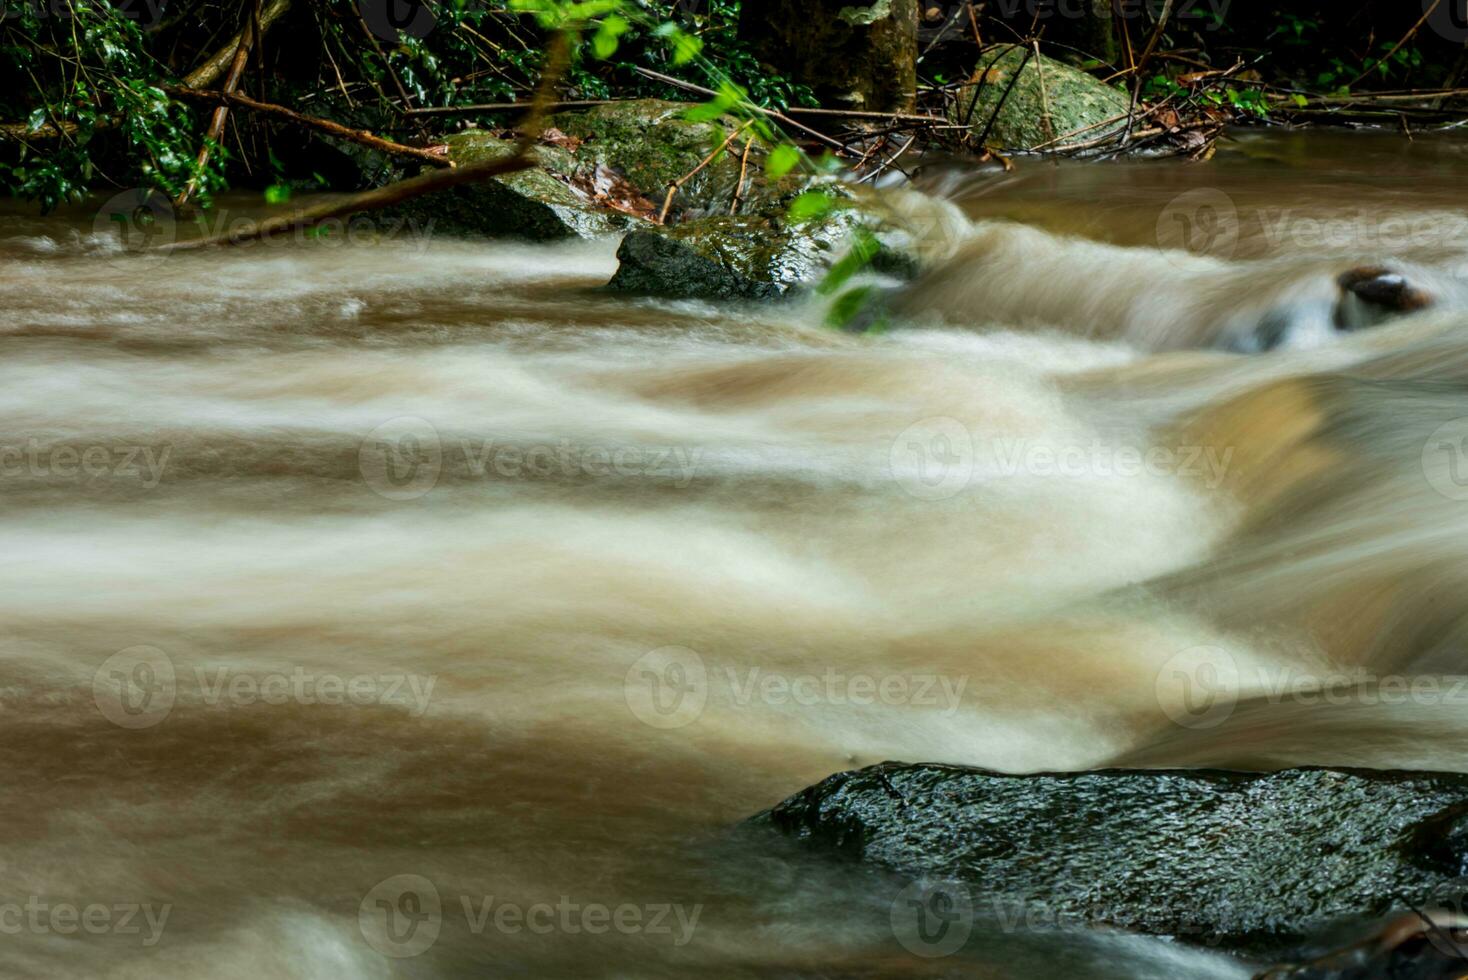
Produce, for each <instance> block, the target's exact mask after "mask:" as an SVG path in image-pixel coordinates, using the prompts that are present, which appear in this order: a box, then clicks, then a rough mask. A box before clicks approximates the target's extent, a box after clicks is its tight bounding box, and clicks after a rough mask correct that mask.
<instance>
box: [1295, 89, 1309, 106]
mask: <svg viewBox="0 0 1468 980" xmlns="http://www.w3.org/2000/svg"><path fill="white" fill-rule="evenodd" d="M1291 98H1292V99H1294V100H1295V105H1297V106H1299V107H1300V108H1302V109H1303V108H1304V107H1305V106H1307V105H1309V104H1310V100H1309V99H1307V98H1305V97H1304V96H1303V95H1301V94H1300V93H1299V92H1296V93H1295V94H1294V95H1292V96H1291Z"/></svg>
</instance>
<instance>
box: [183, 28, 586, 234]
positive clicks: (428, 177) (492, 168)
mask: <svg viewBox="0 0 1468 980" xmlns="http://www.w3.org/2000/svg"><path fill="white" fill-rule="evenodd" d="M569 59H570V49H569V46H568V44H567V41H566V37H565V35H564V34H556V35H554V36H552V37H551V39H550V42H549V44H548V45H547V49H546V65H545V70H544V72H542V74H541V77H540V84H539V85H538V86H537V88H536V95H535V101H534V104H533V106H532V107H531V110H530V112H529V113H527V114H526V117H525V119H524V121H523V122H521V123H520V125H519V130H520V139H519V141H518V142H517V143H516V144H515V150H514V152H513V153H512V154H511V155H510V156H508V157H506V158H504V159H501V160H480V161H478V162H476V163H470V164H465V165H464V166H462V167H452V168H448V169H444V170H434V171H431V172H429V173H425V174H420V175H418V176H417V177H410V178H408V179H407V180H400V181H397V182H395V183H391V184H388V185H387V186H385V187H379V188H377V189H376V190H370V191H363V192H362V193H359V194H352V195H350V196H349V197H346V198H337V199H334V200H330V201H325V202H323V203H321V204H317V205H314V206H312V207H308V208H301V209H298V210H296V211H293V212H291V213H290V214H283V215H278V216H276V217H273V218H266V219H264V220H262V221H257V222H252V223H250V224H249V225H247V226H245V227H244V228H240V229H237V230H235V231H230V232H225V233H222V234H219V235H213V236H210V237H208V238H199V239H193V240H191V241H184V242H171V243H169V244H167V245H162V246H159V249H158V250H159V251H164V252H178V251H190V250H194V249H201V248H209V247H211V246H215V245H243V244H245V243H247V242H252V241H257V240H259V239H262V238H269V237H271V236H273V235H279V234H282V233H285V232H291V231H296V230H299V229H301V228H309V227H312V226H314V225H318V224H320V223H321V222H323V221H328V220H330V219H332V218H343V217H346V216H347V215H351V214H357V213H360V212H362V211H375V210H379V209H381V208H385V207H391V206H392V205H395V204H401V203H403V202H404V201H411V200H413V199H414V198H418V197H422V196H423V195H425V194H432V193H435V192H437V191H443V190H448V189H449V188H452V187H459V186H462V185H464V184H471V183H474V182H476V181H480V180H485V179H487V178H490V177H497V176H499V175H500V174H508V173H516V172H518V171H521V170H529V169H530V168H531V167H533V166H535V160H534V158H533V157H532V156H531V150H532V149H533V148H534V147H535V143H536V141H537V140H538V139H539V138H540V131H541V127H542V125H543V124H544V121H545V108H546V106H547V105H549V104H550V101H551V94H552V93H553V92H554V91H555V86H556V83H557V82H558V81H559V79H560V77H561V75H562V74H563V73H564V72H565V70H566V64H567V62H568V61H569Z"/></svg>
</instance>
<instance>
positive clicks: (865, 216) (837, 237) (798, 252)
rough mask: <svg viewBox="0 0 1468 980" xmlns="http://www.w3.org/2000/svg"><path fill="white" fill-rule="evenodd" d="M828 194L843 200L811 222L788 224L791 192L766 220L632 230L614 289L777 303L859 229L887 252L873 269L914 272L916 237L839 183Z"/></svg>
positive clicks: (746, 217)
mask: <svg viewBox="0 0 1468 980" xmlns="http://www.w3.org/2000/svg"><path fill="white" fill-rule="evenodd" d="M827 193H830V194H832V195H835V196H837V201H836V205H835V207H834V208H833V209H832V210H831V211H830V212H829V213H827V214H825V215H822V216H821V217H819V218H813V219H810V220H808V221H804V222H792V221H790V220H788V219H787V217H786V208H787V202H788V199H789V198H790V197H793V196H794V195H793V193H791V192H787V194H786V195H785V196H783V197H782V196H777V197H774V198H772V199H771V201H770V203H769V205H768V206H767V207H766V209H765V210H764V212H763V213H760V214H741V215H732V216H730V215H724V216H719V217H707V218H698V219H695V220H692V221H687V222H684V223H682V224H678V225H673V226H670V227H651V228H646V229H638V230H634V231H631V232H629V233H628V234H627V236H626V237H625V238H624V239H622V245H621V247H620V248H619V249H618V250H617V259H618V261H619V262H620V265H619V266H618V267H617V272H616V275H614V276H613V277H612V281H611V282H610V283H608V286H609V287H610V288H612V289H615V290H618V291H621V292H631V293H640V294H644V295H652V296H665V297H669V298H675V299H777V298H780V297H783V296H787V295H789V294H791V293H793V292H796V291H798V290H800V289H801V288H802V287H805V286H807V285H810V284H811V283H814V282H815V281H817V280H819V279H820V278H821V276H822V275H823V274H824V273H825V271H826V270H827V269H828V268H829V267H830V265H831V264H832V263H833V262H834V261H836V260H837V259H838V258H840V257H841V256H842V255H843V254H844V253H845V252H846V251H847V249H848V247H849V246H850V244H851V243H852V240H853V236H854V235H855V234H856V233H857V232H858V230H865V231H867V232H870V233H871V234H872V235H873V236H874V238H875V240H876V242H877V244H878V245H879V247H880V251H879V252H878V254H877V257H876V259H874V260H873V265H874V266H876V267H877V268H878V269H880V270H882V271H886V272H890V273H894V274H907V275H910V274H911V273H912V272H913V270H914V268H915V265H916V259H915V258H914V257H913V256H912V255H911V253H910V252H909V251H908V250H907V246H908V245H909V244H910V241H909V239H908V238H907V237H906V236H905V235H904V234H903V233H902V232H901V231H899V230H898V229H897V227H896V226H895V225H894V224H893V223H892V222H890V221H889V220H888V218H887V216H885V215H884V214H883V213H882V212H881V211H880V210H879V209H878V208H877V206H876V204H875V203H874V202H866V201H863V200H862V199H859V198H857V197H855V196H854V195H852V194H851V191H850V190H848V189H845V188H840V187H838V186H836V185H831V186H830V187H829V188H828V189H827ZM842 195H850V196H842Z"/></svg>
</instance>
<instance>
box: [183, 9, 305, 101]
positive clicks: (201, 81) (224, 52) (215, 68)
mask: <svg viewBox="0 0 1468 980" xmlns="http://www.w3.org/2000/svg"><path fill="white" fill-rule="evenodd" d="M290 6H291V0H274V2H273V3H271V5H270V6H268V7H266V8H265V9H264V10H262V11H261V12H260V30H261V31H262V32H263V31H268V30H270V25H271V24H273V23H275V22H276V21H277V20H279V19H280V16H281V15H282V14H284V13H285V12H286V11H287V10H289V9H290ZM244 34H245V31H244V30H241V31H240V33H238V34H236V35H235V36H234V37H232V38H230V39H229V40H228V41H227V42H225V44H224V47H222V48H220V49H219V50H218V51H216V52H214V54H212V55H210V56H209V58H208V60H206V61H205V62H204V63H203V64H202V65H200V66H199V67H198V68H195V69H194V70H193V71H191V72H189V73H188V74H187V75H185V76H184V79H183V83H184V84H185V85H187V86H188V87H189V88H207V87H209V86H210V85H212V84H213V83H214V81H215V80H216V79H218V78H219V76H220V75H223V74H224V71H225V69H226V68H228V67H229V63H230V62H231V61H232V60H233V59H234V53H235V50H236V49H237V48H238V47H239V46H240V41H242V40H244Z"/></svg>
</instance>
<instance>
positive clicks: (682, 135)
mask: <svg viewBox="0 0 1468 980" xmlns="http://www.w3.org/2000/svg"><path fill="white" fill-rule="evenodd" d="M691 108H693V106H691V105H689V104H687V103H684V102H664V101H661V100H659V99H639V100H636V101H631V102H614V103H611V104H609V105H604V106H595V107H593V108H591V109H589V110H586V111H584V112H565V113H559V114H557V115H554V116H552V117H551V118H550V119H549V120H548V122H547V124H548V125H550V126H554V127H555V128H557V129H559V130H561V131H562V132H564V133H566V134H567V135H568V136H571V137H573V138H575V139H576V140H578V141H579V143H580V145H579V147H578V149H577V151H576V155H575V160H574V162H572V163H570V164H569V168H570V169H568V170H563V171H562V172H563V173H567V174H580V175H582V176H585V175H587V174H588V173H590V172H591V171H592V170H593V169H594V168H596V167H598V166H601V167H608V168H611V169H613V170H615V171H617V172H618V173H620V174H622V175H623V176H625V177H626V178H627V180H628V181H629V182H630V183H631V184H632V186H634V187H635V188H637V190H638V191H639V192H641V193H642V194H645V195H647V196H648V197H650V198H652V199H653V200H655V201H657V202H659V203H661V202H662V200H663V196H664V194H665V193H666V192H667V187H668V185H669V184H671V183H672V182H673V181H676V180H678V179H680V178H682V177H684V176H686V175H687V174H690V173H693V171H694V170H695V169H696V168H697V167H698V165H699V164H700V163H701V162H703V160H704V158H705V157H707V156H708V155H709V153H710V152H712V151H713V149H714V148H715V147H717V146H718V145H719V144H721V143H723V142H724V139H725V138H726V137H728V136H729V135H730V134H731V133H733V132H734V131H735V130H736V129H737V128H738V127H739V125H740V123H739V121H738V120H736V119H734V118H733V117H732V116H720V117H718V118H716V119H713V120H708V121H703V122H694V121H691V120H689V119H686V118H684V114H685V113H686V112H687V111H688V110H689V109H691ZM745 136H747V137H748V138H750V139H753V140H754V146H753V147H752V148H751V151H750V156H749V165H748V174H747V175H746V184H748V182H749V181H748V177H749V176H750V175H754V176H757V175H759V174H760V173H762V171H763V169H764V158H765V147H764V145H763V144H762V143H761V142H760V140H759V138H758V137H757V136H754V135H752V134H750V133H749V132H748V131H746V133H745ZM744 139H745V137H740V138H739V139H738V140H736V141H735V143H734V144H732V147H733V150H734V152H725V153H722V154H720V155H719V156H718V157H717V158H716V159H715V160H714V161H712V162H711V163H709V164H708V165H707V166H705V167H704V168H703V169H702V170H700V171H699V172H698V173H696V174H694V175H693V176H692V177H691V178H689V180H688V181H687V183H685V184H684V185H683V186H682V187H680V188H679V189H678V196H677V203H678V205H679V207H680V208H683V207H702V208H716V209H719V210H727V209H728V206H729V203H730V202H731V201H732V200H733V197H734V186H735V184H736V183H737V182H738V180H739V172H740V151H741V150H742V148H743V145H744ZM746 191H747V189H746ZM720 205H722V207H721V208H720V207H719V206H720Z"/></svg>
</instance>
